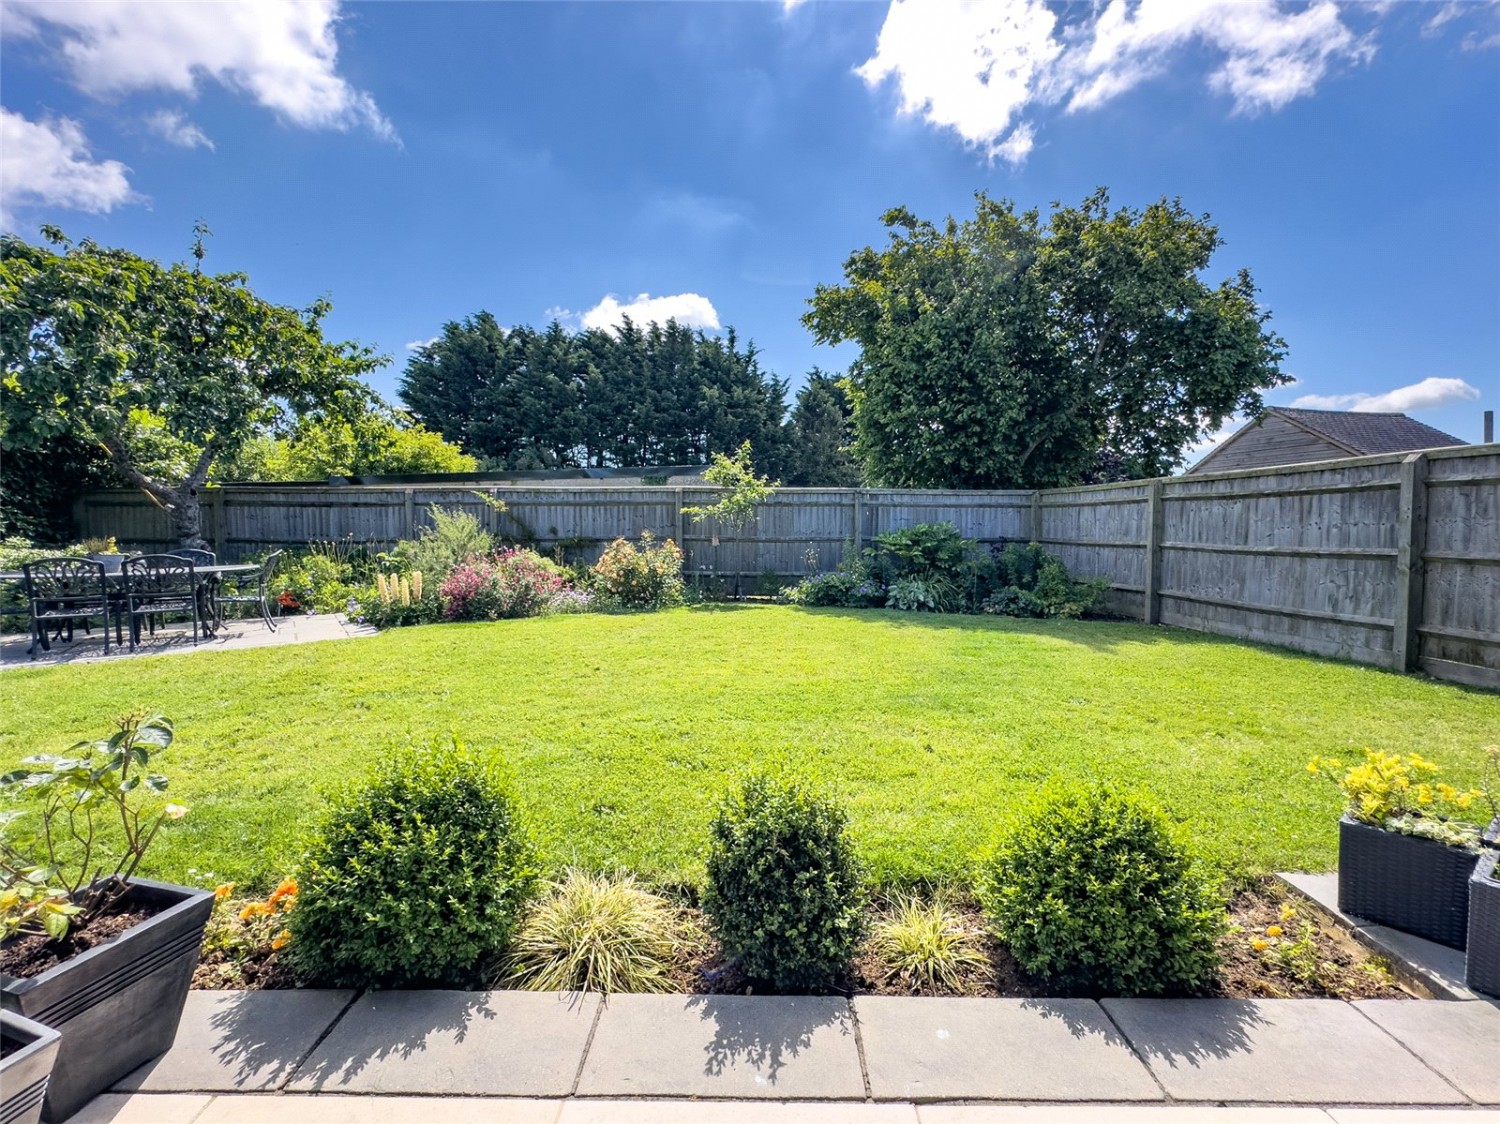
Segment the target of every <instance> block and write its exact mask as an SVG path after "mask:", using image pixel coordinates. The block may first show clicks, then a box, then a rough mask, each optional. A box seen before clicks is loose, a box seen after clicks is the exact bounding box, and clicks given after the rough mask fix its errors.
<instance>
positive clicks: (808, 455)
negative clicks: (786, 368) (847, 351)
mask: <svg viewBox="0 0 1500 1124" xmlns="http://www.w3.org/2000/svg"><path fill="white" fill-rule="evenodd" d="M853 422H854V406H853V404H852V403H851V402H850V401H849V395H848V394H847V393H846V392H845V391H844V388H843V386H842V384H841V383H840V381H839V380H838V379H836V378H834V376H832V375H830V374H826V373H825V372H823V371H820V370H818V368H816V367H814V368H813V369H812V370H811V371H809V372H808V375H807V384H806V385H805V386H803V388H802V389H801V390H800V391H798V392H797V403H796V405H794V406H793V407H792V418H791V421H790V423H789V425H788V430H789V432H788V435H787V446H788V447H787V462H788V466H789V467H788V469H787V480H786V482H787V484H788V485H790V486H791V487H794V488H857V487H859V485H860V484H861V482H862V479H863V477H862V474H861V472H860V468H859V462H857V461H856V460H855V459H854V455H853V453H852V452H851V447H852V446H853V443H854V425H853Z"/></svg>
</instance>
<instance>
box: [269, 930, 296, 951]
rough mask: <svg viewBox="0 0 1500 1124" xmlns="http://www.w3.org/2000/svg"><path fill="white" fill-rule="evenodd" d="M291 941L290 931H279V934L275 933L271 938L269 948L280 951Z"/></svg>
mask: <svg viewBox="0 0 1500 1124" xmlns="http://www.w3.org/2000/svg"><path fill="white" fill-rule="evenodd" d="M291 939H292V931H291V930H290V929H283V930H281V932H279V933H277V934H276V935H275V936H274V937H272V938H271V947H272V948H274V949H276V950H278V951H280V950H281V949H283V948H285V947H286V945H287V942H288V941H289V940H291Z"/></svg>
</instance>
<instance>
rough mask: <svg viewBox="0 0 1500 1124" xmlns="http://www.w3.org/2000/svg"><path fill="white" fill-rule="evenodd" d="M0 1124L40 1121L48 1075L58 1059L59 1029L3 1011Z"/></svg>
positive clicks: (25, 1123) (23, 1123)
mask: <svg viewBox="0 0 1500 1124" xmlns="http://www.w3.org/2000/svg"><path fill="white" fill-rule="evenodd" d="M0 1038H3V1039H4V1040H5V1048H4V1053H5V1056H4V1057H3V1058H0V1124H36V1122H37V1121H38V1120H39V1119H40V1118H41V1115H42V1098H43V1097H45V1096H46V1095H47V1078H49V1077H51V1076H52V1063H53V1062H54V1061H56V1060H57V1038H58V1035H57V1031H55V1030H51V1029H49V1028H48V1027H45V1026H43V1025H42V1024H41V1023H34V1022H32V1021H31V1020H30V1019H23V1018H22V1017H21V1016H20V1015H16V1014H12V1013H11V1012H9V1011H0Z"/></svg>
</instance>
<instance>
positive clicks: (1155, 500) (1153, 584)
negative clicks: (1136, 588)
mask: <svg viewBox="0 0 1500 1124" xmlns="http://www.w3.org/2000/svg"><path fill="white" fill-rule="evenodd" d="M1161 532H1162V526H1161V481H1160V480H1152V481H1150V482H1148V483H1147V485H1146V581H1145V588H1144V590H1143V591H1142V600H1143V602H1144V603H1143V605H1142V606H1141V620H1143V621H1145V622H1146V623H1147V624H1159V623H1160V622H1161Z"/></svg>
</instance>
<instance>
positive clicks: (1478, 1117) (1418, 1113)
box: [1325, 1108, 1500, 1124]
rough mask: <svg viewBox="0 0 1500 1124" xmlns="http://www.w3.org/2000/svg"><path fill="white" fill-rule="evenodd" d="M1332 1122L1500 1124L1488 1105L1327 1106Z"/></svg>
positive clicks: (1496, 1115) (1360, 1123) (1495, 1112)
mask: <svg viewBox="0 0 1500 1124" xmlns="http://www.w3.org/2000/svg"><path fill="white" fill-rule="evenodd" d="M1325 1111H1326V1112H1327V1113H1328V1119H1329V1120H1330V1121H1332V1124H1500V1112H1497V1111H1496V1110H1494V1109H1491V1108H1479V1109H1463V1108H1423V1109H1409V1108H1330V1109H1327V1110H1325Z"/></svg>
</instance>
